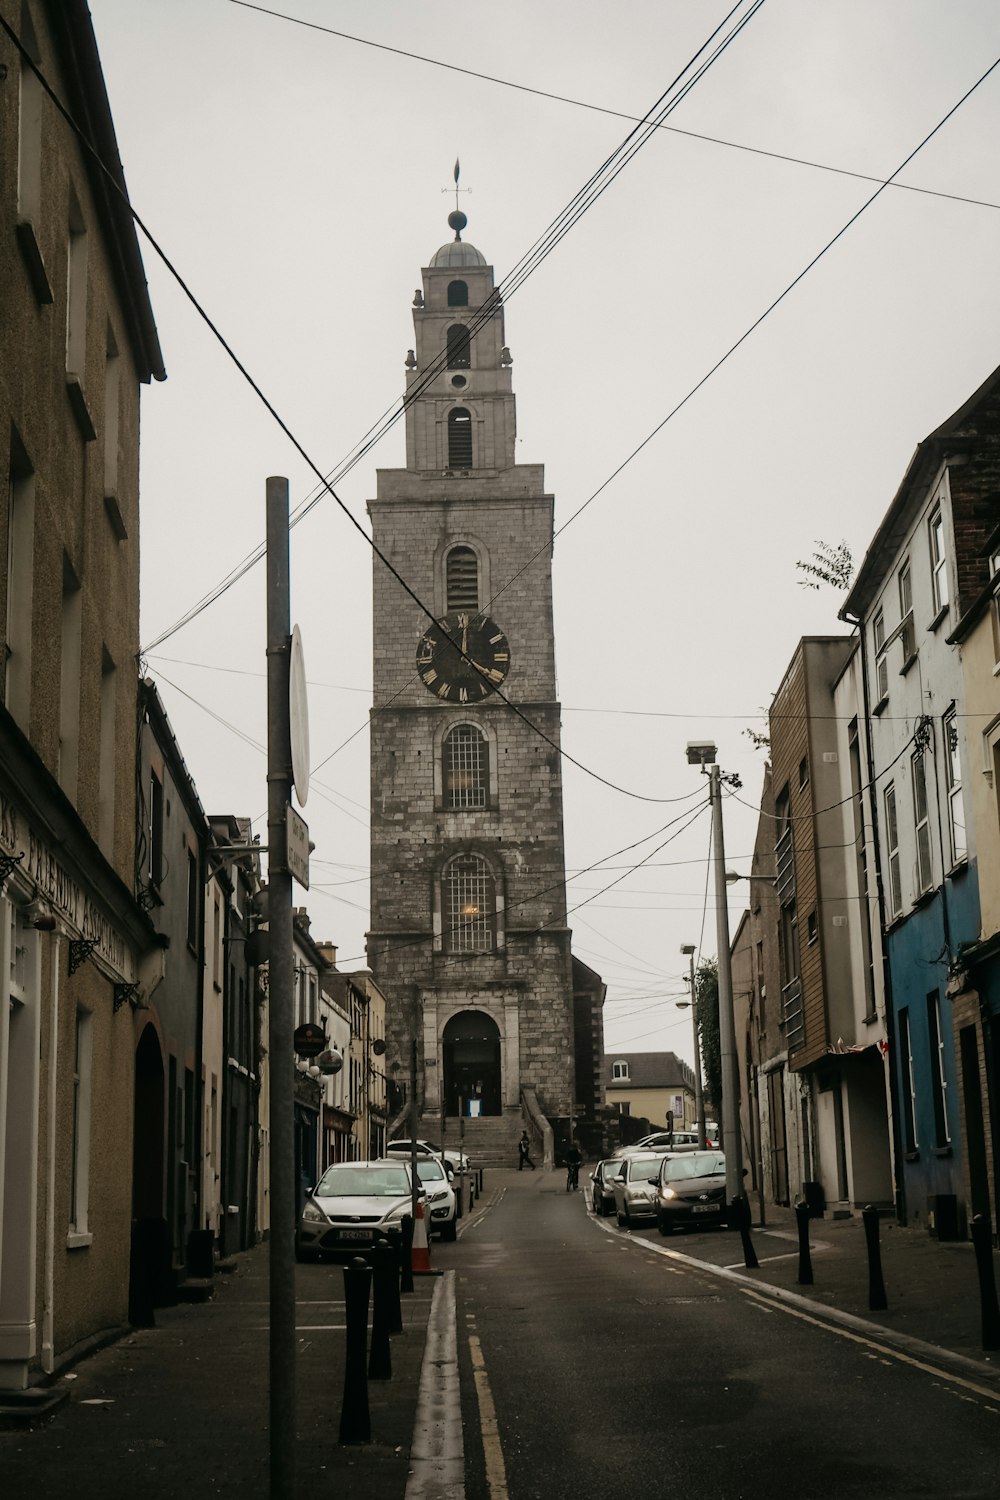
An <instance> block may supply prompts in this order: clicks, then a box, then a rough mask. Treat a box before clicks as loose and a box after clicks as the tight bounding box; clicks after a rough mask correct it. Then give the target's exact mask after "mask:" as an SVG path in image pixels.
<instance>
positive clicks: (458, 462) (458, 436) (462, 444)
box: [448, 406, 472, 469]
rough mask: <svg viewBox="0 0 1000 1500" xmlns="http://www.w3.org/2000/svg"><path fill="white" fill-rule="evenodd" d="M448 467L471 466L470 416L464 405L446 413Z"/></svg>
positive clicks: (460, 467)
mask: <svg viewBox="0 0 1000 1500" xmlns="http://www.w3.org/2000/svg"><path fill="white" fill-rule="evenodd" d="M448 467H449V469H471V468H472V418H471V416H470V415H469V413H468V412H467V411H466V409H465V407H464V406H456V407H455V408H454V409H453V410H452V411H450V412H449V413H448Z"/></svg>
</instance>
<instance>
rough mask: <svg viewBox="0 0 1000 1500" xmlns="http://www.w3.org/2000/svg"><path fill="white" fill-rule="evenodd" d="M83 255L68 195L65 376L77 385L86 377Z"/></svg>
mask: <svg viewBox="0 0 1000 1500" xmlns="http://www.w3.org/2000/svg"><path fill="white" fill-rule="evenodd" d="M87 253H88V246H87V229H86V226H85V224H84V221H83V214H82V213H81V211H80V205H79V203H78V202H77V201H76V197H75V195H72V196H71V199H70V214H69V258H68V267H67V271H66V373H67V375H69V376H70V377H71V378H73V379H75V380H77V381H79V383H80V385H83V384H84V376H85V375H86V373H87Z"/></svg>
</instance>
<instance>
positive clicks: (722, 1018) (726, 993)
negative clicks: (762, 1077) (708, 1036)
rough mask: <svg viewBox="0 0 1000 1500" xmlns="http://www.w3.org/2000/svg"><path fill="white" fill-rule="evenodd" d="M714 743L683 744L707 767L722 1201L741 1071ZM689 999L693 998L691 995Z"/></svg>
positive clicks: (734, 1194) (736, 1189)
mask: <svg viewBox="0 0 1000 1500" xmlns="http://www.w3.org/2000/svg"><path fill="white" fill-rule="evenodd" d="M716 755H717V751H716V748H715V745H714V744H712V743H710V742H708V741H704V742H698V741H695V742H692V743H689V744H688V747H687V758H688V764H689V765H700V766H701V768H702V774H705V770H706V767H707V774H708V797H709V802H710V804H711V808H712V860H713V863H714V865H715V932H716V949H717V952H718V961H719V1052H720V1054H721V1057H720V1060H721V1064H722V1149H723V1152H724V1153H725V1157H726V1202H727V1203H732V1201H733V1199H734V1198H742V1197H743V1196H744V1189H743V1153H742V1151H741V1149H740V1073H739V1067H738V1065H737V1060H736V1021H735V1017H734V1015H733V974H732V968H731V966H730V954H729V903H728V896H727V890H726V887H727V882H726V849H725V840H724V838H723V833H722V772H721V771H720V770H719V767H718V764H717V763H716ZM691 998H692V1000H693V999H694V996H693V995H692V997H691Z"/></svg>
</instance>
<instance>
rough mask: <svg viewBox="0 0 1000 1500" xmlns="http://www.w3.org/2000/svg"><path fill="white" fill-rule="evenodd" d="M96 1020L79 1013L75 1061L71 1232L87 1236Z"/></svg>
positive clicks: (79, 1011) (84, 1011)
mask: <svg viewBox="0 0 1000 1500" xmlns="http://www.w3.org/2000/svg"><path fill="white" fill-rule="evenodd" d="M92 1025H93V1018H92V1017H91V1014H90V1012H89V1011H87V1010H78V1011H77V1013H76V1052H75V1056H74V1060H73V1159H72V1173H73V1177H72V1183H71V1186H70V1230H71V1232H72V1233H73V1234H87V1232H88V1230H87V1216H88V1210H89V1207H90V1094H91V1076H92V1050H93V1034H92Z"/></svg>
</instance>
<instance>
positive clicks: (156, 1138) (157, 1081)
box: [128, 1026, 176, 1328]
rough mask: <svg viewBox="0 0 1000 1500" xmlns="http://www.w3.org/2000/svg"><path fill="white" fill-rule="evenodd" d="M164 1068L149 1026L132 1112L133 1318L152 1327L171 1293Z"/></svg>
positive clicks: (137, 1051)
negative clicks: (157, 1313) (165, 1199)
mask: <svg viewBox="0 0 1000 1500" xmlns="http://www.w3.org/2000/svg"><path fill="white" fill-rule="evenodd" d="M164 1093H165V1090H164V1071H163V1053H162V1052H161V1051H160V1039H159V1037H158V1036H157V1034H156V1028H155V1027H153V1026H146V1027H145V1029H144V1030H143V1033H142V1036H141V1037H140V1038H139V1045H138V1047H137V1048H136V1049H135V1111H134V1114H133V1117H132V1255H131V1266H130V1270H129V1297H128V1307H129V1312H128V1315H129V1322H130V1323H134V1324H135V1325H136V1326H137V1327H140V1328H143V1327H149V1326H151V1325H152V1324H153V1322H154V1321H155V1320H154V1318H153V1308H154V1307H162V1306H163V1305H164V1303H167V1302H172V1301H175V1300H176V1297H175V1296H174V1294H173V1277H172V1264H171V1237H170V1226H169V1223H168V1221H167V1217H166V1212H165V1210H166V1207H167V1205H166V1204H165V1203H164V1191H163V1189H164V1156H165V1152H164V1145H165V1133H164V1118H163V1117H164V1103H165V1099H164Z"/></svg>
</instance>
